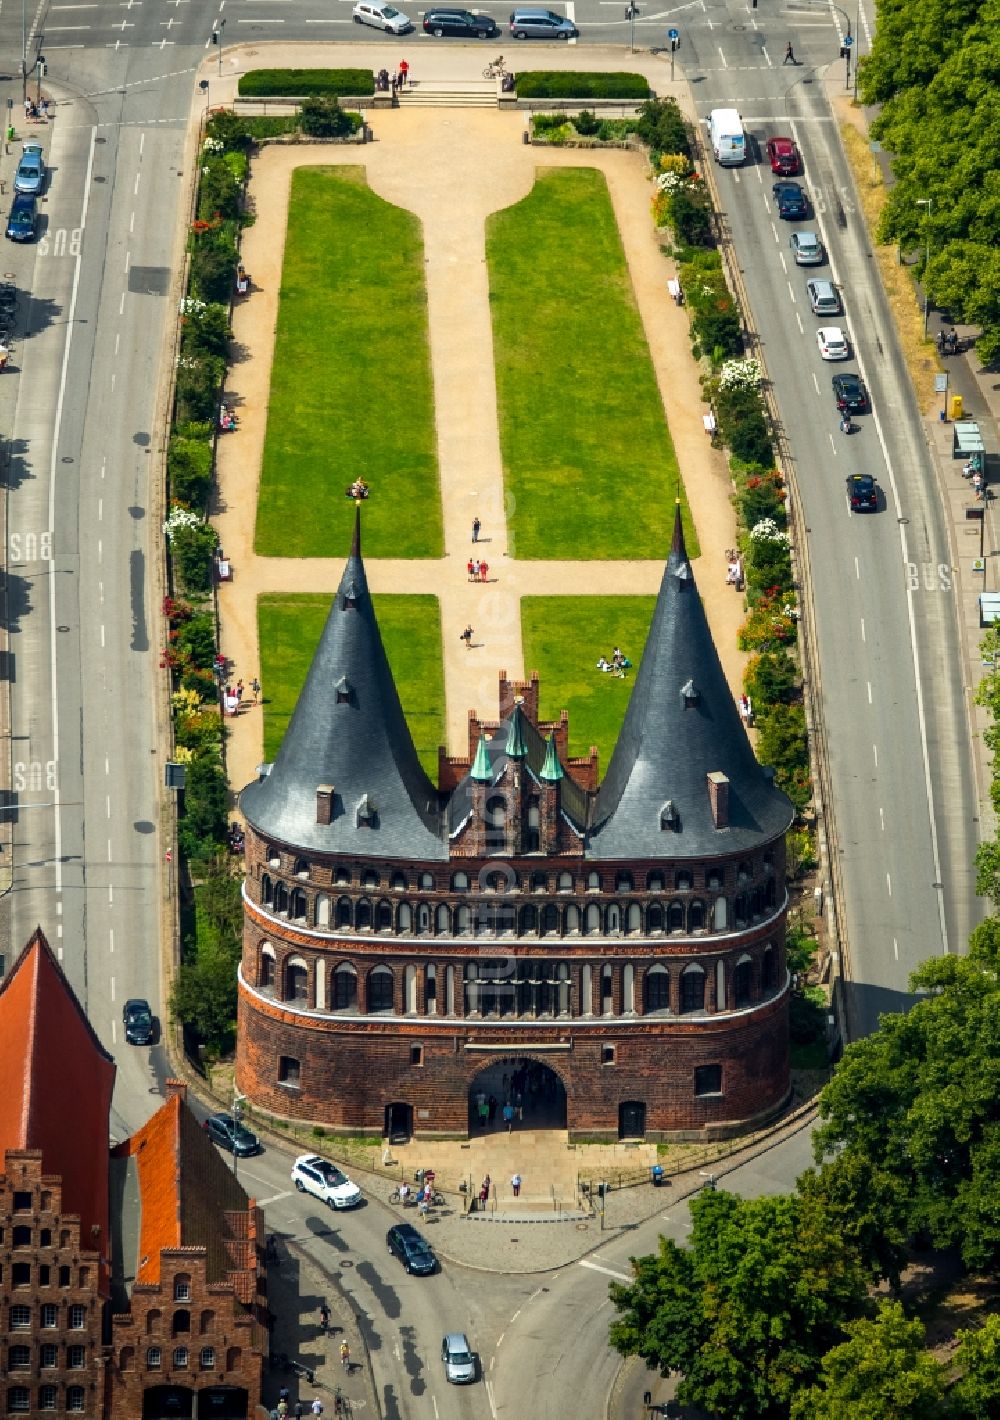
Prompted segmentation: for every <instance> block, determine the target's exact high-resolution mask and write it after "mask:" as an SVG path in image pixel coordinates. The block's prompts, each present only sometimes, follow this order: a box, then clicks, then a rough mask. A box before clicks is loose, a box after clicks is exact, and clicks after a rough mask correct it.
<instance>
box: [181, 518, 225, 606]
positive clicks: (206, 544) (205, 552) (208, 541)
mask: <svg viewBox="0 0 1000 1420" xmlns="http://www.w3.org/2000/svg"><path fill="white" fill-rule="evenodd" d="M216 541H217V539H216V535H215V529H214V528H213V527H212V526H211V524H210V523H196V524H194V525H193V526H190V527H179V528H177V530H176V531H175V532H174V534H173V536H172V537H171V539H170V559H171V562H172V563H173V567H174V571H175V573H176V574H177V577H178V579H179V580H180V582H181V583H182V584H183V586H184V589H185V591H188V592H192V593H194V594H200V593H203V592H208V591H209V590H210V589H211V586H212V554H213V553H214V552H215V547H216Z"/></svg>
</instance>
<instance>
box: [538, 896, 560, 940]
mask: <svg viewBox="0 0 1000 1420" xmlns="http://www.w3.org/2000/svg"><path fill="white" fill-rule="evenodd" d="M558 935H559V909H558V907H556V905H555V903H554V902H547V903H546V904H545V906H544V907H543V908H542V936H543V937H554V936H558Z"/></svg>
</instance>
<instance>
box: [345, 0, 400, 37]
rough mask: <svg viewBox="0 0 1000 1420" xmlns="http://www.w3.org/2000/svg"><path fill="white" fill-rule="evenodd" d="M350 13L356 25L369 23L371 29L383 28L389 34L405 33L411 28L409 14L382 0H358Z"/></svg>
mask: <svg viewBox="0 0 1000 1420" xmlns="http://www.w3.org/2000/svg"><path fill="white" fill-rule="evenodd" d="M351 13H352V15H353V17H354V23H355V24H356V25H371V27H372V29H375V30H385V31H386V32H387V33H388V34H391V35H402V34H406V32H407V31H408V30H412V29H413V22H412V20H411V19H410V17H409V15H404V14H403V12H402V10H397V9H396V8H395V6H393V5H387V4H384V3H383V0H358V3H357V4H356V5H355V7H354V9H353V10H352V12H351Z"/></svg>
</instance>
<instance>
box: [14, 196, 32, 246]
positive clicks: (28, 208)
mask: <svg viewBox="0 0 1000 1420" xmlns="http://www.w3.org/2000/svg"><path fill="white" fill-rule="evenodd" d="M37 223H38V203H37V202H36V201H35V199H34V197H32V196H31V194H30V193H27V192H19V193H18V194H17V196H16V197H15V198H14V201H13V202H12V203H11V208H10V215H9V217H8V218H7V236H8V237H9V238H10V240H11V241H12V242H33V241H34V240H35V228H36V226H37Z"/></svg>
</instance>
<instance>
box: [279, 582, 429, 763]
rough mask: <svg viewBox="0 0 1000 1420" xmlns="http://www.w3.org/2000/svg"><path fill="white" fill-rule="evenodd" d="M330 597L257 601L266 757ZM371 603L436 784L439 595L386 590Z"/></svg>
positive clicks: (287, 715)
mask: <svg viewBox="0 0 1000 1420" xmlns="http://www.w3.org/2000/svg"><path fill="white" fill-rule="evenodd" d="M331 602H332V598H331V597H330V596H328V595H327V594H326V593H325V592H324V593H307V594H302V595H295V594H291V593H281V594H278V593H275V594H269V595H267V596H262V597H258V599H257V634H258V644H259V645H260V660H261V672H260V679H261V684H262V685H263V699H264V760H265V762H267V763H270V762H272V761H273V760H274V757H275V755H276V754H277V752H278V747H279V745H280V744H281V741H282V738H283V737H284V733H285V731H286V730H287V728H288V722H289V720H290V719H291V716H292V711H293V710H294V709H295V702H296V701H297V700H298V698H299V694H300V692H301V690H302V687H303V685H304V684H305V679H306V675H307V673H308V671H309V667H310V665H311V664H312V658H313V656H314V655H315V653H316V647H317V646H318V645H319V639H320V636H321V635H322V632H323V627H324V626H325V625H326V619H327V616H328V615H329V613H330V605H331ZM372 602H373V604H374V607H375V615H376V616H377V617H378V623H379V630H380V631H381V633H382V643H383V645H384V646H385V652H386V655H387V656H388V658H389V665H390V666H391V667H392V673H393V676H394V677H395V680H396V689H397V690H398V691H399V698H400V701H401V703H402V706H403V712H404V714H405V715H406V720H407V724H408V725H409V727H410V734H411V735H412V736H413V742H414V744H415V745H416V747H417V753H418V754H419V756H420V762H421V764H422V765H423V766H424V768H425V769H426V771H427V773H428V774H429V775H430V776H431V779H432V780H433V781H434V782H435V783H437V767H438V753H437V752H438V745H442V744H444V742H445V738H444V737H445V716H444V679H443V674H444V673H443V670H442V649H441V611H440V607H439V605H438V599H437V597H431V596H405V595H388V596H378V597H373V598H372ZM318 769H319V767H318V766H317V772H318Z"/></svg>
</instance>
